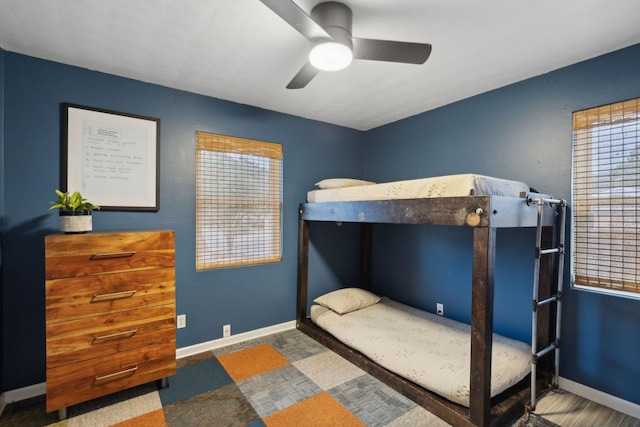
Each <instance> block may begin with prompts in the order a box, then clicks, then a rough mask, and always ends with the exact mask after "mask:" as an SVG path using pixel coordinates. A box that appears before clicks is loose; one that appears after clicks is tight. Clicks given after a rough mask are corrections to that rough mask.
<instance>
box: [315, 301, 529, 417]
mask: <svg viewBox="0 0 640 427" xmlns="http://www.w3.org/2000/svg"><path fill="white" fill-rule="evenodd" d="M311 320H312V321H313V322H314V323H315V324H316V325H318V326H319V327H320V328H322V329H324V330H325V331H327V332H328V333H330V334H331V335H333V336H334V337H335V338H337V339H338V340H339V341H341V342H343V343H345V344H346V345H348V346H350V347H351V348H353V349H355V350H358V351H359V352H361V353H362V354H364V355H365V356H367V357H368V358H370V359H371V360H372V361H374V362H376V363H377V364H379V365H381V366H382V367H384V368H386V369H388V370H390V371H392V372H395V373H396V374H398V375H400V376H402V377H404V378H406V379H408V380H410V381H412V382H414V383H416V384H419V385H420V386H422V387H424V388H426V389H428V390H430V391H432V392H434V393H437V394H439V395H441V396H443V397H445V398H447V399H449V400H451V401H453V402H455V403H458V404H460V405H463V406H466V407H469V381H470V374H469V363H470V353H471V341H470V326H469V325H466V324H464V323H460V322H457V321H455V320H452V319H448V318H445V317H442V316H438V315H435V314H432V313H428V312H425V311H421V310H418V309H416V308H413V307H409V306H407V305H404V304H401V303H399V302H396V301H393V300H391V299H389V298H386V297H382V298H381V299H380V302H378V303H377V304H373V305H369V306H367V307H365V308H362V309H359V310H355V311H351V312H349V313H347V314H342V315H341V314H338V313H336V312H334V311H332V310H331V309H329V308H327V307H324V306H312V307H311ZM530 360H531V347H530V346H529V345H527V344H525V343H523V342H520V341H516V340H513V339H510V338H506V337H503V336H501V335H498V334H493V354H492V358H491V365H492V369H491V396H492V397H493V396H495V395H497V394H500V393H501V392H503V391H504V390H506V389H507V388H509V387H511V386H512V385H514V384H516V383H518V382H519V381H520V380H522V379H523V378H524V377H526V376H527V374H529V372H530V365H529V362H530Z"/></svg>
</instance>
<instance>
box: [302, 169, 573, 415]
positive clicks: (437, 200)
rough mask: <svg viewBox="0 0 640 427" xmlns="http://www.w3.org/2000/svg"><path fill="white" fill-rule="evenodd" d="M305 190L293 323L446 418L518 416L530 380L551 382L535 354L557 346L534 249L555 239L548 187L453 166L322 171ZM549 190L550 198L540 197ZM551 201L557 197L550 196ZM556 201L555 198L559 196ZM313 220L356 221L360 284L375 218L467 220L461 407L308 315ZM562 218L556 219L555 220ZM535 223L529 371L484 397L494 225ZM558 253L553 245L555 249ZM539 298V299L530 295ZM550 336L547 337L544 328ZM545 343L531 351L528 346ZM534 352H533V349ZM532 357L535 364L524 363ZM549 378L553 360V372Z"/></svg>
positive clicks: (542, 268) (462, 223)
mask: <svg viewBox="0 0 640 427" xmlns="http://www.w3.org/2000/svg"><path fill="white" fill-rule="evenodd" d="M319 186H320V189H319V190H312V191H310V192H309V193H308V198H307V199H308V202H307V203H302V204H301V205H300V208H299V223H298V234H299V235H298V276H297V309H296V325H297V328H298V329H299V330H300V331H302V332H304V333H305V334H307V335H309V336H310V337H312V338H314V339H316V340H317V341H319V342H321V343H322V344H324V345H325V346H327V347H328V348H330V349H332V350H333V351H335V352H336V353H338V354H340V355H341V356H343V357H345V358H346V359H348V360H349V361H351V362H352V363H354V364H356V365H357V366H359V367H360V368H362V369H363V370H364V371H366V372H368V373H370V374H371V375H373V376H375V377H376V378H378V379H380V380H381V381H383V382H384V383H386V384H388V385H390V386H391V387H392V388H394V389H396V390H397V391H399V392H400V393H402V394H404V395H405V396H407V397H409V398H410V399H412V400H413V401H415V402H416V403H418V404H419V405H421V406H423V407H424V408H426V409H427V410H429V411H430V412H432V413H434V414H436V415H437V416H439V417H440V418H442V419H443V420H445V421H446V422H448V423H450V424H452V425H454V426H470V425H475V426H489V425H504V424H506V423H507V422H508V421H510V420H512V419H513V418H515V417H516V416H518V415H519V414H520V413H522V411H523V410H524V408H525V406H526V405H527V403H528V402H532V401H533V406H534V407H535V397H534V396H535V393H536V390H544V389H545V388H547V387H549V386H551V385H550V384H549V381H548V378H549V377H551V376H552V371H553V370H554V368H556V367H557V354H558V353H557V351H556V359H555V360H554V359H552V358H548V357H542V356H544V355H545V354H546V353H549V351H548V350H547V349H554V348H557V346H558V344H557V342H558V338H559V337H558V336H557V335H558V333H557V330H556V329H555V323H556V322H555V318H556V317H557V316H558V314H559V312H558V311H556V312H553V311H552V310H551V307H550V306H551V304H546V302H548V301H552V300H553V301H555V302H557V306H558V307H559V305H560V303H559V300H560V298H561V293H560V292H559V291H558V277H559V276H560V277H561V275H559V274H558V267H557V263H558V259H559V258H562V256H558V255H557V254H555V255H553V254H552V255H551V256H540V254H541V253H542V252H545V253H546V252H551V251H541V250H540V247H541V246H544V247H551V246H553V245H554V244H557V239H558V238H557V236H558V229H559V228H561V227H560V226H559V225H558V221H557V217H558V214H557V208H558V205H560V204H562V203H564V201H559V200H556V199H553V198H552V197H551V196H548V195H543V194H538V193H535V192H533V191H530V189H529V187H528V186H526V185H525V184H523V183H519V182H515V181H507V180H500V179H497V178H491V177H485V176H480V175H471V174H465V175H454V176H448V177H434V178H426V179H421V180H408V181H398V182H393V183H384V184H373V183H369V182H366V181H351V180H340V179H337V180H325V181H322V182H320V183H319ZM547 200H551V201H553V202H552V203H546V202H545V201H547ZM556 202H558V203H556ZM559 202H561V203H559ZM313 222H336V223H359V224H361V227H362V238H361V239H362V241H361V268H360V275H361V278H360V284H359V287H360V288H363V289H369V288H370V278H371V277H370V276H371V274H370V263H371V243H372V238H371V236H372V230H373V229H374V226H375V227H378V225H376V224H426V225H444V226H459V227H471V228H473V272H472V291H471V292H472V295H471V301H472V302H471V325H470V346H471V350H470V361H469V372H470V378H469V398H468V407H467V406H464V405H461V404H460V403H456V402H453V401H451V400H449V399H447V398H444V397H442V396H441V395H439V394H437V393H434V392H432V391H429V390H427V389H426V388H424V387H422V386H420V385H418V384H416V383H414V382H412V381H410V380H408V379H407V378H405V377H403V376H401V375H398V374H396V373H394V372H391V371H390V370H387V369H385V368H384V367H382V366H380V365H379V364H377V363H375V362H373V361H372V360H371V359H370V358H368V357H366V356H365V355H364V354H362V353H361V352H359V351H357V350H355V349H353V348H352V347H350V346H348V345H346V344H344V343H343V342H341V341H340V340H338V339H336V338H335V337H334V336H333V335H331V334H330V333H328V332H327V331H325V330H323V329H322V328H320V327H318V326H317V325H316V324H315V323H314V322H313V321H312V320H311V318H310V317H309V312H310V310H309V305H308V296H309V290H308V283H309V277H308V276H309V274H308V273H309V244H310V234H311V233H310V225H311V223H313ZM563 226H564V224H562V227H563ZM514 227H536V228H537V229H538V235H537V249H536V256H535V258H536V274H535V278H534V280H535V281H536V283H534V288H536V289H535V291H534V292H535V294H534V309H533V311H534V316H533V320H532V323H534V325H533V328H532V335H533V336H532V342H534V343H535V345H534V346H533V354H532V362H531V364H532V373H531V374H529V379H528V380H527V378H525V379H524V380H522V381H520V382H518V383H517V384H515V385H513V386H511V387H510V388H508V389H507V390H505V391H504V392H502V393H500V394H499V395H497V396H494V397H493V398H492V397H491V357H492V347H493V292H494V269H495V252H496V231H497V229H499V228H514ZM558 253H561V251H558ZM539 300H542V301H543V302H544V304H537V302H538V301H539ZM554 336H555V341H554V340H553V337H554ZM538 345H541V346H546V349H545V351H544V352H541V353H537V346H538ZM536 354H537V355H539V356H541V358H540V360H538V357H537V356H536ZM536 366H537V367H539V368H540V370H539V371H536V370H535V368H534V367H536ZM555 378H556V379H557V370H556V377H555Z"/></svg>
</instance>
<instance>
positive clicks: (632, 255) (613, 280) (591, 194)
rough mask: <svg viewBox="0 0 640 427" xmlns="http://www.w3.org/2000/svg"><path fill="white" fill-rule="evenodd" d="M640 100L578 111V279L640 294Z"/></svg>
mask: <svg viewBox="0 0 640 427" xmlns="http://www.w3.org/2000/svg"><path fill="white" fill-rule="evenodd" d="M639 155H640V99H633V100H628V101H624V102H618V103H615V104H610V105H604V106H601V107H596V108H591V109H588V110H583V111H577V112H575V113H574V114H573V226H574V229H573V283H574V285H576V286H585V287H592V288H598V289H605V290H611V291H620V292H623V293H633V294H638V293H640V265H639V259H638V255H639V254H640V250H639V243H638V240H639V238H640V226H639V221H640V219H639V218H638V216H639V213H640V212H639V208H638V201H639V200H640V161H639V159H640V158H639Z"/></svg>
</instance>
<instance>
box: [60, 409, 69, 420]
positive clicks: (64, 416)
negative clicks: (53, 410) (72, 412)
mask: <svg viewBox="0 0 640 427" xmlns="http://www.w3.org/2000/svg"><path fill="white" fill-rule="evenodd" d="M58 418H59V419H60V421H62V420H66V419H67V408H66V407H64V408H60V409H58Z"/></svg>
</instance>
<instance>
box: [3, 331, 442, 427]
mask: <svg viewBox="0 0 640 427" xmlns="http://www.w3.org/2000/svg"><path fill="white" fill-rule="evenodd" d="M180 362H181V363H180V364H179V365H180V367H179V368H178V370H177V373H176V375H174V376H173V377H171V378H170V379H169V384H170V385H169V387H167V388H164V389H160V390H158V389H157V388H156V385H155V383H150V384H146V385H143V386H140V387H136V388H133V389H130V390H125V391H123V392H120V393H114V394H112V395H109V396H105V397H103V398H100V399H96V400H92V401H89V402H86V403H83V404H79V405H75V406H72V407H70V408H68V416H69V417H68V418H67V419H66V420H62V421H58V420H57V413H55V412H54V413H50V414H47V413H46V412H45V409H44V408H45V399H44V396H40V397H37V398H33V399H29V400H26V401H22V402H16V403H12V404H9V405H8V406H7V407H6V408H5V410H4V411H3V414H2V416H1V417H0V426H34V427H40V426H58V427H75V426H91V427H99V426H118V427H162V426H169V427H173V426H176V427H186V426H243V427H244V426H249V427H259V426H267V427H294V426H295V427H311V426H330V427H339V426H388V427H400V426H411V427H414V426H436V427H438V426H447V425H448V424H447V423H445V422H444V421H442V420H441V419H439V418H437V417H436V416H435V415H433V414H431V413H429V412H428V411H426V410H425V409H423V408H421V407H420V406H418V405H416V404H415V403H414V402H412V401H411V400H409V399H407V398H405V397H404V396H402V395H400V394H399V393H397V392H396V391H394V390H393V389H391V388H389V387H388V386H386V385H385V384H383V383H381V382H380V381H378V380H377V379H375V378H373V377H372V376H370V375H368V374H366V373H365V372H364V371H362V370H361V369H359V368H358V367H356V366H354V365H352V364H351V363H349V362H348V361H346V360H345V359H343V358H342V357H340V356H338V355H337V354H335V353H334V352H332V351H330V350H328V349H327V348H325V347H324V346H322V345H321V344H319V343H318V342H316V341H315V340H313V339H311V338H309V337H307V336H306V335H304V334H302V333H301V332H299V331H297V330H291V331H286V332H282V333H278V334H274V335H269V336H266V337H262V338H259V339H255V340H251V341H246V342H243V343H240V344H235V345H232V346H228V347H224V348H221V349H217V350H214V351H213V352H208V353H205V354H202V355H198V356H197V357H192V358H188V359H187V360H181V361H180Z"/></svg>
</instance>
